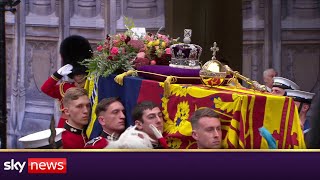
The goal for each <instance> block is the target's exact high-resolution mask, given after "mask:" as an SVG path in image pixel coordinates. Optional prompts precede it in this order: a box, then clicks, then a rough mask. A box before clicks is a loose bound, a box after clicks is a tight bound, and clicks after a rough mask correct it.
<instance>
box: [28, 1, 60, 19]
mask: <svg viewBox="0 0 320 180" xmlns="http://www.w3.org/2000/svg"><path fill="white" fill-rule="evenodd" d="M29 6H30V11H31V12H32V13H33V14H37V15H40V16H47V15H50V14H52V13H53V12H54V11H55V6H56V2H55V0H30V3H29Z"/></svg>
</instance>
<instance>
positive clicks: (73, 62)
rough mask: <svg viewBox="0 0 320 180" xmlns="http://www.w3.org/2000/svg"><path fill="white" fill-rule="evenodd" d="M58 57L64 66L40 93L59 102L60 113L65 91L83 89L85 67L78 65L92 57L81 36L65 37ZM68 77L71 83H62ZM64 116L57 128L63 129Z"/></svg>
mask: <svg viewBox="0 0 320 180" xmlns="http://www.w3.org/2000/svg"><path fill="white" fill-rule="evenodd" d="M60 55H61V58H62V60H63V64H64V66H63V67H61V68H60V69H59V70H58V71H56V72H55V73H54V74H52V75H51V76H50V77H49V78H48V80H47V81H45V82H44V84H43V85H42V87H41V91H42V92H43V93H45V94H47V95H48V96H50V97H52V98H55V99H58V100H59V101H60V111H62V110H63V108H64V107H63V103H62V100H63V97H64V94H65V93H66V91H67V90H68V89H69V88H71V87H82V88H83V87H84V84H85V80H86V79H85V77H86V75H87V73H86V70H87V69H86V67H85V66H82V65H80V64H79V62H81V61H83V60H84V59H88V58H91V57H92V49H91V46H90V43H89V41H88V40H87V39H85V38H84V37H82V36H78V35H72V36H69V37H67V38H66V39H65V40H63V42H62V43H61V45H60ZM66 75H67V76H68V77H69V78H71V79H72V80H73V81H72V82H66V81H62V82H61V83H58V82H59V81H60V80H61V79H62V77H64V76H66ZM65 120H66V115H65V114H64V113H63V112H62V114H61V117H60V120H59V123H58V127H61V128H63V127H64V123H65Z"/></svg>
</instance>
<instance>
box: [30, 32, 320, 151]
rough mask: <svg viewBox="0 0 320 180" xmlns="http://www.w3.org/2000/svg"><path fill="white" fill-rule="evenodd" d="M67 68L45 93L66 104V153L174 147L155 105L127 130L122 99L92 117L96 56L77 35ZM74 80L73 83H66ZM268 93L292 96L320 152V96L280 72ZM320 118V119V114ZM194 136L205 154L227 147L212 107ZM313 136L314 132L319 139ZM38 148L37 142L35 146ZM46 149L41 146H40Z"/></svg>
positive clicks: (66, 55)
mask: <svg viewBox="0 0 320 180" xmlns="http://www.w3.org/2000/svg"><path fill="white" fill-rule="evenodd" d="M60 55H61V58H62V61H63V66H62V67H61V68H59V69H58V70H57V71H56V72H55V73H54V74H52V75H51V76H50V77H49V78H48V80H47V81H46V82H45V83H44V84H43V86H42V87H41V90H42V91H43V92H44V93H45V94H47V95H48V96H50V97H52V98H55V99H58V100H59V101H60V104H61V106H60V110H61V112H62V113H61V118H60V120H59V123H58V125H57V128H64V131H63V132H62V135H61V141H62V143H61V147H60V148H64V149H83V148H85V149H102V148H129V149H130V148H148V149H167V148H170V147H169V146H168V144H167V142H166V139H165V138H164V137H163V128H164V127H163V125H164V119H163V114H162V112H161V108H160V107H159V106H157V105H156V104H155V103H153V102H151V101H143V102H140V103H138V104H137V105H136V106H135V107H134V109H133V111H132V119H133V120H134V125H133V126H130V127H128V128H126V115H125V107H124V105H123V103H122V101H121V99H119V98H118V97H111V98H105V99H102V100H101V101H99V103H98V104H97V106H96V109H95V112H91V104H90V100H89V97H88V92H87V91H86V90H85V89H84V88H83V87H84V82H85V81H86V75H87V74H86V67H85V66H83V65H80V64H79V62H80V61H83V60H84V59H86V58H90V57H92V49H91V46H90V44H89V42H88V40H87V39H86V38H84V37H81V36H78V35H73V36H70V37H68V38H66V39H65V40H64V41H63V42H62V43H61V45H60ZM66 76H68V77H69V78H70V79H71V80H72V82H68V81H61V79H63V77H66ZM263 79H264V83H265V85H266V87H267V89H268V91H269V92H270V93H272V94H274V95H278V96H288V97H292V98H293V100H294V102H295V105H296V107H297V109H298V112H299V116H300V122H301V123H300V124H301V128H302V130H303V132H304V134H305V141H306V142H307V144H310V147H317V146H318V143H312V142H314V141H317V142H319V137H320V136H317V135H316V133H317V132H318V131H315V128H313V129H312V128H311V127H318V126H317V124H319V123H318V121H315V122H310V120H309V119H307V113H308V111H309V109H310V105H311V102H312V99H313V96H314V95H315V94H314V93H310V92H306V91H302V90H300V87H299V86H298V85H297V84H296V83H294V82H293V81H291V80H289V79H287V78H284V77H279V76H277V72H276V71H275V70H274V69H267V70H265V71H264V73H263ZM91 113H95V114H96V117H97V120H98V122H99V124H100V125H101V127H102V132H101V134H100V136H98V137H96V138H93V139H91V140H88V137H87V136H86V133H85V129H86V127H87V125H88V123H89V120H90V117H91V116H90V115H91ZM314 117H315V118H318V117H319V112H318V111H316V112H315V115H314ZM190 123H191V126H192V137H193V139H194V140H195V141H196V142H197V147H198V148H199V149H219V148H223V147H222V130H221V122H220V119H219V115H218V114H217V113H216V112H215V111H214V110H213V109H211V108H200V109H197V110H196V111H195V112H194V113H193V114H192V116H191V118H190ZM310 132H313V134H312V133H311V134H310ZM30 143H32V142H30ZM39 148H40V147H39Z"/></svg>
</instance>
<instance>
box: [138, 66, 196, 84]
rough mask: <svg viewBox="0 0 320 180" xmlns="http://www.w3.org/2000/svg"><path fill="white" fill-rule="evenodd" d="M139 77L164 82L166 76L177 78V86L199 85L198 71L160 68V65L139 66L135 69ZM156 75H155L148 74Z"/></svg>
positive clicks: (167, 67)
mask: <svg viewBox="0 0 320 180" xmlns="http://www.w3.org/2000/svg"><path fill="white" fill-rule="evenodd" d="M137 70H138V71H144V72H145V73H144V72H138V74H139V76H140V77H143V78H145V79H151V80H156V81H161V82H163V81H165V80H166V76H177V77H178V78H177V82H176V83H179V84H201V80H200V77H199V72H200V69H181V68H175V67H170V66H161V65H146V66H141V67H139V68H138V69H137ZM148 72H149V73H156V74H160V75H164V76H160V75H156V74H149V73H148ZM179 77H189V78H179Z"/></svg>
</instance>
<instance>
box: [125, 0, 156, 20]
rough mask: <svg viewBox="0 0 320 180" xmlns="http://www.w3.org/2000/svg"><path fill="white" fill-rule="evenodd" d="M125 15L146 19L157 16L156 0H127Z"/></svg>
mask: <svg viewBox="0 0 320 180" xmlns="http://www.w3.org/2000/svg"><path fill="white" fill-rule="evenodd" d="M126 15H127V16H130V17H133V18H137V19H147V18H153V17H156V16H157V2H156V0H128V3H127V13H126Z"/></svg>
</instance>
